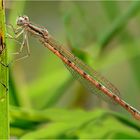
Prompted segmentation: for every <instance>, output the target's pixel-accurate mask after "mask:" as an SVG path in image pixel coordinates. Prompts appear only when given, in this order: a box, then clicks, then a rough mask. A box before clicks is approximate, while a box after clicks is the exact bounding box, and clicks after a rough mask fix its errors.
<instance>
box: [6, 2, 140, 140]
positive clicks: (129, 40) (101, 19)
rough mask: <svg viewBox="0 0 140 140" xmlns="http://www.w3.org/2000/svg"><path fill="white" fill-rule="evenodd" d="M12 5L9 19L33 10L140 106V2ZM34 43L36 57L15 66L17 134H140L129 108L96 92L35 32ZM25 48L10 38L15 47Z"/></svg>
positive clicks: (57, 36)
mask: <svg viewBox="0 0 140 140" xmlns="http://www.w3.org/2000/svg"><path fill="white" fill-rule="evenodd" d="M6 10H7V11H6V15H7V17H6V20H7V23H8V24H13V25H16V18H17V17H18V16H19V15H27V16H29V18H30V20H31V22H32V23H35V24H36V25H39V26H41V27H45V28H47V29H48V31H49V33H50V34H51V35H52V36H53V37H54V38H55V39H56V40H57V41H58V42H59V43H61V44H63V45H64V46H65V47H67V48H69V49H70V50H71V51H72V52H73V53H74V54H75V55H76V56H78V57H79V58H80V59H82V60H83V61H84V62H85V63H87V64H88V65H90V66H91V67H92V68H93V69H96V70H97V71H99V72H100V73H102V75H104V76H105V77H106V78H107V79H109V81H111V82H112V83H113V84H114V85H115V86H116V87H117V88H118V89H119V90H120V93H121V95H120V96H121V97H122V98H123V99H124V100H125V101H126V102H128V103H129V104H131V105H132V106H134V107H136V108H137V109H140V86H139V85H140V73H139V71H140V63H139V62H140V41H139V37H140V2H139V1H135V2H127V1H125V2H121V1H112V2H111V1H104V2H101V1H100V2H96V1H88V2H87V1H77V2H75V1H6ZM8 30H9V29H8ZM20 39H21V40H22V38H20ZM29 44H30V50H31V56H30V57H29V58H28V59H25V60H22V61H19V62H16V63H14V64H12V65H11V66H10V94H9V95H10V105H11V107H10V117H11V136H15V137H19V138H33V139H36V138H60V139H62V138H63V139H64V138H74V139H79V138H140V134H139V131H140V125H139V124H136V123H137V122H136V123H135V120H134V118H132V116H131V115H130V114H129V113H128V112H127V111H125V110H124V109H122V108H121V107H120V106H119V105H116V104H114V103H112V101H108V100H107V102H105V101H104V100H103V99H102V98H97V97H96V96H95V95H93V94H91V93H88V92H87V90H86V89H84V88H83V87H82V86H81V85H80V83H79V82H77V81H75V80H74V79H73V77H72V76H71V74H70V73H69V71H68V70H67V69H66V67H65V66H64V64H63V63H62V62H61V60H59V58H58V57H56V56H55V55H54V54H52V52H50V51H49V50H48V49H47V48H45V47H44V46H42V44H40V42H39V41H38V40H37V39H35V38H34V37H33V36H31V35H30V36H29ZM19 48H20V46H19V45H18V44H16V43H15V42H14V40H8V50H9V52H16V51H17V50H18V49H19ZM24 53H26V52H23V54H21V55H24ZM11 55H12V54H10V53H9V57H11ZM21 55H19V56H16V57H14V58H12V59H16V58H18V57H20V56H21ZM12 56H13V55H12ZM99 108H100V109H99ZM111 110H112V112H111ZM115 112H116V113H115ZM114 126H116V127H115V128H114Z"/></svg>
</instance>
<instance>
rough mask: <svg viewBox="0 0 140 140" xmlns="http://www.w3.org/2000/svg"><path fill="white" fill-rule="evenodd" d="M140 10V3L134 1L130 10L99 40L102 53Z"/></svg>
mask: <svg viewBox="0 0 140 140" xmlns="http://www.w3.org/2000/svg"><path fill="white" fill-rule="evenodd" d="M139 10H140V2H139V1H134V2H133V3H132V4H131V6H130V7H129V9H128V10H127V11H126V12H125V13H124V14H122V15H121V16H120V17H119V18H117V19H116V20H115V21H114V23H113V24H112V26H111V27H110V28H109V29H107V32H105V34H103V36H101V38H100V40H99V44H100V46H101V48H102V51H104V49H105V48H106V46H107V45H108V43H109V42H110V41H111V40H112V38H113V37H114V36H115V35H116V34H117V33H118V32H120V31H121V29H122V28H124V26H126V24H127V23H128V21H129V20H130V19H131V18H132V17H134V16H135V15H136V13H138V11H139Z"/></svg>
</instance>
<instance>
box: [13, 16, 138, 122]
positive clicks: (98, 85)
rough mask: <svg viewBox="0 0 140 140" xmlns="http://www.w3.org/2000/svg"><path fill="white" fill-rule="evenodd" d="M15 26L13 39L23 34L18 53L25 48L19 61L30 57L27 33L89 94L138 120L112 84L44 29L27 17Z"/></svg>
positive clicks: (136, 111) (21, 18)
mask: <svg viewBox="0 0 140 140" xmlns="http://www.w3.org/2000/svg"><path fill="white" fill-rule="evenodd" d="M17 26H18V31H19V29H20V31H19V32H18V34H17V35H16V37H15V38H18V37H19V36H20V35H21V34H23V42H22V45H21V48H20V51H19V52H18V53H20V52H22V49H23V47H24V46H26V48H27V55H26V56H24V57H22V58H20V59H24V58H26V57H28V56H29V55H30V49H29V44H28V33H31V34H32V35H34V36H35V37H37V38H38V39H39V41H40V42H41V43H42V44H43V45H44V46H45V47H47V48H48V49H49V50H50V51H52V52H53V53H54V54H55V55H56V56H58V57H59V58H60V59H61V60H62V61H63V63H64V64H65V66H66V67H67V69H68V70H69V71H70V72H71V73H72V75H73V76H74V77H75V78H76V79H78V80H79V81H80V82H81V84H83V85H84V86H85V87H86V88H87V89H88V90H89V91H90V92H91V93H95V94H96V95H104V96H106V97H108V98H110V99H112V100H113V101H115V102H116V103H118V104H119V105H120V106H122V107H123V108H124V109H126V110H127V111H128V112H129V113H131V114H132V115H133V117H134V118H136V119H138V120H140V112H139V111H138V110H136V109H135V108H134V107H132V106H131V105H129V104H128V103H126V102H125V101H124V100H123V99H121V98H120V96H119V90H118V89H117V88H116V87H115V86H114V85H113V84H112V83H110V82H109V81H108V80H107V79H106V78H104V77H103V76H101V75H100V74H99V73H98V72H96V71H95V70H93V69H92V68H91V67H89V66H87V65H86V64H85V63H84V62H82V61H81V60H80V59H78V58H77V57H76V56H74V55H73V54H72V53H71V52H70V51H68V50H67V49H66V48H64V47H63V46H61V45H59V44H58V43H57V42H56V41H55V39H53V37H52V36H51V35H50V34H49V32H48V30H47V29H46V28H40V27H38V26H36V25H34V24H32V23H31V22H30V21H29V18H28V17H27V16H19V17H18V18H17ZM18 53H17V54H18Z"/></svg>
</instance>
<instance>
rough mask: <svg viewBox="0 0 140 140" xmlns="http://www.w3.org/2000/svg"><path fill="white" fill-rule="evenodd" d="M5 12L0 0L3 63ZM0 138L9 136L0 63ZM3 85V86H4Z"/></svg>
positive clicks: (4, 60) (4, 69) (4, 72)
mask: <svg viewBox="0 0 140 140" xmlns="http://www.w3.org/2000/svg"><path fill="white" fill-rule="evenodd" d="M5 31H6V30H5V12H4V7H3V0H0V48H1V50H2V48H4V50H3V51H1V54H0V58H1V59H0V61H1V62H2V63H3V64H6V63H7V49H6V42H5ZM0 82H1V83H2V84H3V85H2V84H1V85H0V139H8V138H9V118H8V112H9V111H8V104H9V100H8V99H9V98H8V91H7V90H6V87H8V68H7V67H5V66H3V65H1V64H0ZM4 85H5V86H4Z"/></svg>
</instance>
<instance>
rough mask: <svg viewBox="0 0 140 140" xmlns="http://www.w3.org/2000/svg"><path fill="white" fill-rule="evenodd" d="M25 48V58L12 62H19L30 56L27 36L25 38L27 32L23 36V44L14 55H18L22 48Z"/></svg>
mask: <svg viewBox="0 0 140 140" xmlns="http://www.w3.org/2000/svg"><path fill="white" fill-rule="evenodd" d="M24 47H26V48H27V54H26V55H25V56H22V57H21V58H18V59H16V60H15V61H14V62H16V61H19V60H23V59H25V58H27V57H29V56H30V48H29V43H28V36H27V32H25V34H24V38H23V43H22V45H21V47H20V50H19V51H18V52H16V53H14V54H20V53H22V51H23V48H24Z"/></svg>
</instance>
